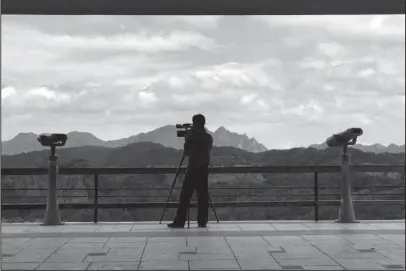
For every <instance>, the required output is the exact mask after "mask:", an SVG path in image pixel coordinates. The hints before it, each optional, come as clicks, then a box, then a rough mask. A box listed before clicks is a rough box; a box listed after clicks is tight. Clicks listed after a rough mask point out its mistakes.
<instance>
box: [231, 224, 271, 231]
mask: <svg viewBox="0 0 406 271" xmlns="http://www.w3.org/2000/svg"><path fill="white" fill-rule="evenodd" d="M238 227H240V228H241V230H243V231H275V230H276V229H275V228H274V227H272V226H271V225H270V224H265V223H264V224H259V223H258V224H257V223H256V224H238Z"/></svg>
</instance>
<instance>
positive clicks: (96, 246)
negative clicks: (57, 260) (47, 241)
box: [58, 243, 105, 251]
mask: <svg viewBox="0 0 406 271" xmlns="http://www.w3.org/2000/svg"><path fill="white" fill-rule="evenodd" d="M104 246H105V244H104V243H66V244H64V245H62V246H61V247H59V249H58V251H59V250H65V249H70V250H72V249H80V250H85V249H87V250H89V249H95V250H96V249H103V247H104Z"/></svg>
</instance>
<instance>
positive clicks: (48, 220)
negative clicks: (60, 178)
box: [42, 145, 62, 226]
mask: <svg viewBox="0 0 406 271" xmlns="http://www.w3.org/2000/svg"><path fill="white" fill-rule="evenodd" d="M55 151H56V147H55V146H54V145H51V152H50V154H49V156H48V195H47V204H46V210H45V216H44V222H43V224H42V225H44V226H53V225H61V224H62V223H61V216H60V213H59V206H58V198H57V191H56V179H57V175H58V156H56V154H55Z"/></svg>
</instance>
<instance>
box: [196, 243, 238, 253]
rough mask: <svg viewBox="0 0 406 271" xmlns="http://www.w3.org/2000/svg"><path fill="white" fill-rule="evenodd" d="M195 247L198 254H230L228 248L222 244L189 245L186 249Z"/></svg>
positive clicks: (225, 244)
mask: <svg viewBox="0 0 406 271" xmlns="http://www.w3.org/2000/svg"><path fill="white" fill-rule="evenodd" d="M189 246H190V247H196V249H197V251H198V253H231V248H230V246H229V245H228V244H227V243H226V242H224V243H220V242H211V243H210V242H206V243H189V242H188V247H189Z"/></svg>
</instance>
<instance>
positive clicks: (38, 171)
mask: <svg viewBox="0 0 406 271" xmlns="http://www.w3.org/2000/svg"><path fill="white" fill-rule="evenodd" d="M351 168H352V170H353V171H355V172H400V173H404V172H405V166H404V165H353V166H352V167H351ZM176 171H177V168H170V167H167V168H60V169H59V174H61V175H93V174H114V175H123V174H137V175H138V174H140V175H142V174H175V173H176ZM340 171H341V168H340V166H338V165H337V166H336V165H331V166H330V165H326V166H263V167H211V168H210V169H209V172H210V173H212V174H225V173H228V174H230V173H234V174H237V173H238V174H248V173H314V172H319V173H334V172H340ZM47 172H48V169H47V168H2V169H1V174H2V175H3V176H5V175H9V176H10V175H46V174H47ZM184 172H185V168H182V169H181V173H184Z"/></svg>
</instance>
